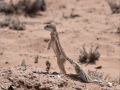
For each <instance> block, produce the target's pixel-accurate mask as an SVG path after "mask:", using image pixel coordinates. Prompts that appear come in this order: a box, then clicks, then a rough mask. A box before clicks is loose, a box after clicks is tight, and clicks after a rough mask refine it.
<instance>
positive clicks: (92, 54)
mask: <svg viewBox="0 0 120 90" xmlns="http://www.w3.org/2000/svg"><path fill="white" fill-rule="evenodd" d="M98 48H99V47H98V46H97V47H96V48H95V49H94V50H93V49H92V47H91V49H90V51H89V53H88V52H87V51H86V49H85V45H83V50H80V55H79V61H80V62H81V63H87V64H89V63H91V64H95V62H96V60H98V59H99V57H100V53H99V51H97V49H98Z"/></svg>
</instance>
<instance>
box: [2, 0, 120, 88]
mask: <svg viewBox="0 0 120 90" xmlns="http://www.w3.org/2000/svg"><path fill="white" fill-rule="evenodd" d="M46 2H47V8H48V9H47V11H46V12H39V13H38V16H36V17H34V18H30V17H24V16H22V15H21V16H19V18H20V20H21V21H24V22H27V24H26V30H25V31H15V30H9V28H0V67H1V72H2V70H3V72H2V73H5V71H6V72H8V71H9V70H8V68H14V69H16V68H20V67H19V66H18V65H20V64H21V62H22V61H23V60H25V62H26V64H27V65H30V66H31V67H29V68H32V67H35V66H37V68H38V69H42V70H43V71H45V68H46V65H45V62H46V60H49V61H50V62H51V64H52V66H51V69H50V72H59V68H58V66H57V61H56V56H55V54H54V52H53V50H52V48H51V49H50V50H49V51H48V50H47V45H48V40H49V39H50V32H47V31H45V30H44V28H43V27H44V26H45V25H46V24H45V23H46V22H50V21H52V23H53V24H55V25H56V27H57V31H58V34H59V38H60V42H61V45H62V47H63V48H64V51H65V52H66V54H67V56H68V57H69V58H71V59H73V60H74V61H76V62H79V60H78V59H79V54H80V49H82V46H83V45H84V44H85V45H86V49H87V50H89V49H90V47H91V46H94V47H95V46H98V45H99V46H100V48H99V49H98V50H99V52H100V54H101V56H100V59H99V61H97V62H96V64H94V65H88V66H85V65H81V67H83V68H84V70H85V71H87V70H88V69H90V70H95V67H96V66H102V69H100V70H98V72H104V74H105V75H107V74H109V76H111V77H113V78H117V79H118V77H119V75H120V71H119V67H120V63H119V51H120V49H119V46H120V41H119V38H120V35H119V34H117V33H116V32H117V29H118V26H119V25H120V14H112V12H111V9H110V7H109V5H108V3H107V2H106V1H105V0H79V1H78V2H76V0H46ZM72 9H75V10H74V12H73V15H75V14H77V15H79V17H76V18H69V15H70V14H71V12H72ZM63 14H64V16H65V17H68V18H64V17H63ZM4 17H5V15H4V14H0V20H2V19H3V18H4ZM37 55H39V62H38V63H37V64H35V63H34V60H35V56H37ZM6 62H8V63H7V64H6ZM15 67H16V68H15ZM21 68H23V67H21ZM65 68H66V71H67V74H75V71H74V68H73V67H72V65H71V64H70V63H69V62H68V61H67V62H66V63H65ZM16 72H17V69H16ZM28 72H30V73H33V72H31V70H30V71H28ZM6 74H7V73H6ZM12 75H14V74H12ZM12 75H11V76H12ZM35 75H37V78H40V81H41V82H40V83H43V82H45V83H46V84H45V85H44V84H43V85H42V86H43V88H44V87H46V86H47V87H49V89H40V90H50V89H52V90H59V85H58V86H56V85H55V83H56V82H57V81H55V82H54V80H56V79H58V81H60V83H59V82H58V83H59V84H61V83H62V88H61V89H62V90H74V89H75V90H97V89H98V87H99V90H105V88H108V87H104V88H103V87H101V86H100V85H97V84H86V83H82V82H80V81H78V80H77V79H76V80H71V79H70V78H68V76H69V75H65V76H64V75H61V77H62V78H60V80H59V77H58V76H57V75H55V76H54V75H49V74H47V75H44V74H42V75H38V74H35ZM15 76H17V77H18V76H19V75H17V74H15ZM53 76H54V77H53ZM22 77H23V76H22ZM51 77H52V78H51ZM2 78H3V77H2ZM15 78H16V77H15ZM41 78H43V79H46V80H50V79H52V80H53V81H52V84H51V83H47V81H46V80H45V81H44V80H41ZM6 80H8V79H6ZM66 80H68V81H69V83H68V81H66ZM38 81H39V79H38ZM64 83H65V84H64ZM66 83H67V84H66ZM47 84H48V85H47ZM50 84H51V85H53V87H52V88H50V86H49V85H50ZM74 84H76V85H74ZM84 84H85V85H87V87H86V86H85V87H86V88H84ZM64 85H66V86H64ZM82 85H83V87H82ZM68 87H70V89H68ZM72 87H74V88H72ZM76 88H78V89H76ZM79 88H81V89H79ZM96 88H97V89H96ZM102 88H103V89H102ZM115 88H116V90H120V89H119V88H120V86H118V85H117V86H113V88H108V89H107V90H109V89H111V90H114V89H115ZM61 89H60V90H61ZM16 90H17V89H16ZM20 90H22V89H20ZM25 90H27V89H25ZM38 90H39V89H38Z"/></svg>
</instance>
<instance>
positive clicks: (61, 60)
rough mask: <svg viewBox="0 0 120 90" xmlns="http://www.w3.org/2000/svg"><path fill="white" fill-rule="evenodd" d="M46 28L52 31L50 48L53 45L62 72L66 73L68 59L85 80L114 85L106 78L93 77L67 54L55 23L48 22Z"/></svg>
mask: <svg viewBox="0 0 120 90" xmlns="http://www.w3.org/2000/svg"><path fill="white" fill-rule="evenodd" d="M44 29H45V30H47V31H51V34H50V35H51V40H50V42H49V44H48V49H50V47H51V46H52V48H53V50H54V52H55V54H56V56H57V63H58V66H59V68H60V70H61V71H62V73H66V71H65V68H64V63H65V61H66V60H68V61H69V62H70V63H71V64H72V65H73V67H74V68H75V71H76V73H77V74H78V75H79V76H80V78H81V79H82V80H83V81H85V82H99V83H103V84H107V85H108V86H112V83H110V82H108V81H106V80H102V79H99V78H97V79H93V78H91V77H90V76H89V75H87V74H86V72H85V71H84V70H83V69H82V67H80V65H79V64H78V63H77V62H75V61H73V60H72V59H70V58H68V57H67V56H66V54H65V52H64V51H63V48H62V47H61V44H60V41H59V37H58V33H57V31H56V27H55V25H52V24H48V25H46V26H45V27H44Z"/></svg>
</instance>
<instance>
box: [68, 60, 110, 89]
mask: <svg viewBox="0 0 120 90" xmlns="http://www.w3.org/2000/svg"><path fill="white" fill-rule="evenodd" d="M67 60H68V61H69V62H70V63H71V64H72V65H73V67H74V68H75V71H76V73H77V74H78V75H79V76H80V78H81V79H82V80H83V81H84V82H88V83H89V82H99V83H103V84H107V85H108V86H110V87H111V86H112V83H110V82H108V81H105V80H97V79H92V78H91V77H90V76H88V75H87V74H86V72H85V71H84V70H83V69H82V67H80V66H79V65H78V63H77V62H75V61H73V60H72V59H70V58H67Z"/></svg>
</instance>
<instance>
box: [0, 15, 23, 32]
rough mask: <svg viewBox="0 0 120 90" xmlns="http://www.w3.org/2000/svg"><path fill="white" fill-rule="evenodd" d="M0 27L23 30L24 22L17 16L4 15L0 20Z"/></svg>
mask: <svg viewBox="0 0 120 90" xmlns="http://www.w3.org/2000/svg"><path fill="white" fill-rule="evenodd" d="M0 27H1V28H5V27H9V29H12V30H25V23H24V22H20V20H19V18H18V17H14V16H6V17H5V19H4V20H3V21H1V22H0Z"/></svg>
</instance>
